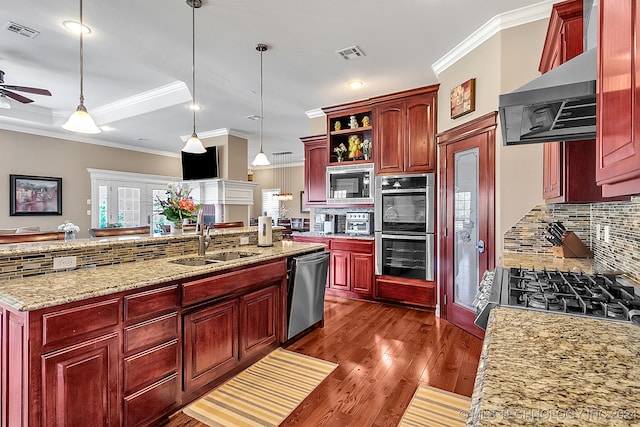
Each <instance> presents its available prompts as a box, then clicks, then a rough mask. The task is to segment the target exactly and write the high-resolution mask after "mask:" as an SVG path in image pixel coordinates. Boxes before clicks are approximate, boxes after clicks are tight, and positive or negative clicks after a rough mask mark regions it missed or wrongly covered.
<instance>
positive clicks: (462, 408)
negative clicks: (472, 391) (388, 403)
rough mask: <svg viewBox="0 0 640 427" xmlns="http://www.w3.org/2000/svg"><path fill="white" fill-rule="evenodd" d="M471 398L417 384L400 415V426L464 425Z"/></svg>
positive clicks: (449, 426)
mask: <svg viewBox="0 0 640 427" xmlns="http://www.w3.org/2000/svg"><path fill="white" fill-rule="evenodd" d="M470 404H471V399H469V398H468V397H466V396H461V395H459V394H455V393H451V392H449V391H446V390H440V389H438V388H434V387H429V386H426V385H419V386H418V390H416V393H415V394H414V395H413V398H412V399H411V402H409V406H408V407H407V410H406V411H405V413H404V415H403V416H402V420H401V421H400V427H418V426H420V427H423V426H447V427H454V426H464V425H465V424H466V423H467V414H468V412H469V406H470Z"/></svg>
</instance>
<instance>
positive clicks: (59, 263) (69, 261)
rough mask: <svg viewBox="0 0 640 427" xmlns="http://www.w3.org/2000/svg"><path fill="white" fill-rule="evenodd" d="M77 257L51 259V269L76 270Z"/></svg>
mask: <svg viewBox="0 0 640 427" xmlns="http://www.w3.org/2000/svg"><path fill="white" fill-rule="evenodd" d="M76 263H77V257H75V256H58V257H54V258H53V269H54V270H62V269H64V268H76Z"/></svg>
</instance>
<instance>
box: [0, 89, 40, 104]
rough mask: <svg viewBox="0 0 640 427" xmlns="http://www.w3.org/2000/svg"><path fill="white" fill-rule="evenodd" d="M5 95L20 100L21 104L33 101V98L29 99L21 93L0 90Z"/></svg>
mask: <svg viewBox="0 0 640 427" xmlns="http://www.w3.org/2000/svg"><path fill="white" fill-rule="evenodd" d="M2 92H3V93H4V94H5V95H6V96H8V97H9V98H12V99H15V100H16V101H19V102H22V103H23V104H28V103H30V102H33V99H29V98H27V97H24V96H22V95H18V94H17V93H13V92H10V91H8V90H3V91H2Z"/></svg>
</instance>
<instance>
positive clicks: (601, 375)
mask: <svg viewBox="0 0 640 427" xmlns="http://www.w3.org/2000/svg"><path fill="white" fill-rule="evenodd" d="M639 360H640V327H639V326H637V325H633V324H629V323H623V322H617V321H608V320H601V319H594V318H586V317H579V316H571V315H565V314H552V313H548V312H538V311H526V310H521V309H517V308H506V307H496V308H494V309H493V310H492V311H491V314H490V317H489V324H488V327H487V333H486V335H485V339H484V344H483V349H482V355H481V358H480V364H479V366H478V372H477V375H476V382H475V386H474V391H473V396H472V400H471V407H470V411H469V413H468V414H465V415H468V420H467V426H513V425H567V426H585V425H590V426H591V425H593V426H601V425H602V426H604V425H606V426H640V388H639V384H640V364H639V363H638V361H639Z"/></svg>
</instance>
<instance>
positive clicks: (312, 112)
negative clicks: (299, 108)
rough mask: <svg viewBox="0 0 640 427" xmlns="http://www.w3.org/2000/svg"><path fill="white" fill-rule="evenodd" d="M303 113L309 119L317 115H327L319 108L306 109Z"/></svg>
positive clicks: (315, 117)
mask: <svg viewBox="0 0 640 427" xmlns="http://www.w3.org/2000/svg"><path fill="white" fill-rule="evenodd" d="M304 113H305V114H306V115H307V117H308V118H310V119H317V118H318V117H326V116H327V115H326V114H325V112H324V111H322V109H321V108H314V109H313V110H308V111H305V112H304Z"/></svg>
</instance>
